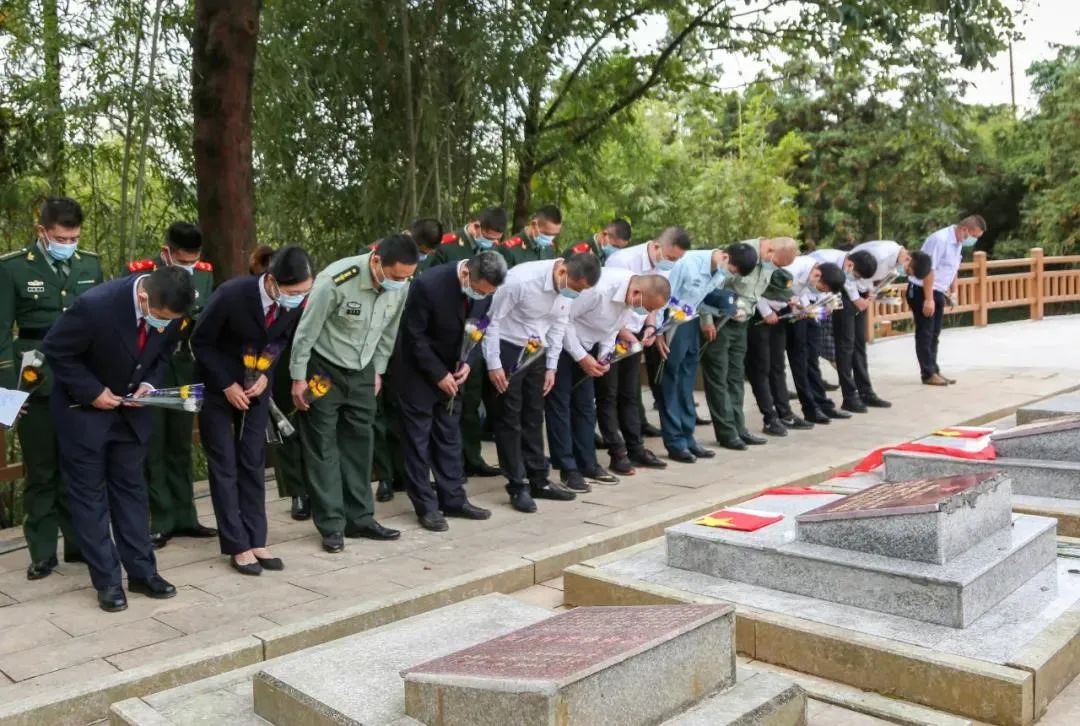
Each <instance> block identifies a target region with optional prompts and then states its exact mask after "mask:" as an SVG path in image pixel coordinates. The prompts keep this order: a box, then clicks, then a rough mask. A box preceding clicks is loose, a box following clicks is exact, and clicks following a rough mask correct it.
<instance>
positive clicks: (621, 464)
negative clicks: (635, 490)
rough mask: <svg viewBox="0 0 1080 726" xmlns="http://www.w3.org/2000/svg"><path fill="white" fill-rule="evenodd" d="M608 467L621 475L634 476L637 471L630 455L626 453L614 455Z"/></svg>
mask: <svg viewBox="0 0 1080 726" xmlns="http://www.w3.org/2000/svg"><path fill="white" fill-rule="evenodd" d="M608 468H609V469H611V470H612V471H613V472H615V473H616V474H619V475H620V476H633V475H634V474H636V473H637V472H636V471H635V470H634V465H633V464H632V463H631V462H630V457H629V456H626V455H622V456H612V457H611V465H610V466H609V467H608Z"/></svg>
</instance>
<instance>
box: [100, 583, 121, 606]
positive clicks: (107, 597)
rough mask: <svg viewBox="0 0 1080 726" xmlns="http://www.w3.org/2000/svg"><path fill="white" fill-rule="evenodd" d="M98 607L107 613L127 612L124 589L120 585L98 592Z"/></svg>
mask: <svg viewBox="0 0 1080 726" xmlns="http://www.w3.org/2000/svg"><path fill="white" fill-rule="evenodd" d="M97 601H98V607H99V608H101V609H102V610H104V611H105V612H107V613H118V612H120V611H121V610H127V596H126V595H124V588H122V587H120V586H119V585H111V586H109V587H106V588H105V589H104V590H98V591H97Z"/></svg>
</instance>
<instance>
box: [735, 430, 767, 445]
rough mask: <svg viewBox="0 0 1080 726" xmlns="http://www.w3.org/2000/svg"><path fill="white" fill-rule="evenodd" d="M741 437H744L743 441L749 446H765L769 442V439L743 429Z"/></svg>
mask: <svg viewBox="0 0 1080 726" xmlns="http://www.w3.org/2000/svg"><path fill="white" fill-rule="evenodd" d="M739 438H740V439H742V442H743V443H744V444H746V445H747V446H764V445H765V444H767V443H769V440H768V439H763V438H761V437H760V436H755V435H754V434H752V433H750V432H749V431H743V432H742V433H740V434H739Z"/></svg>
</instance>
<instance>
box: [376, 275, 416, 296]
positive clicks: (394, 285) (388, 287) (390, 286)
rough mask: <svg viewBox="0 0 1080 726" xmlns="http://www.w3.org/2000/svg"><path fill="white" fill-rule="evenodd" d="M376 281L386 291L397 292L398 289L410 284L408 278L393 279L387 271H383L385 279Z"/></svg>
mask: <svg viewBox="0 0 1080 726" xmlns="http://www.w3.org/2000/svg"><path fill="white" fill-rule="evenodd" d="M375 282H377V283H378V285H379V287H381V288H382V289H383V290H385V291H386V292H396V291H398V290H403V289H404V288H405V286H406V285H408V284H409V281H408V280H391V279H390V278H389V277H387V276H386V273H385V272H384V273H383V279H381V280H376V281H375Z"/></svg>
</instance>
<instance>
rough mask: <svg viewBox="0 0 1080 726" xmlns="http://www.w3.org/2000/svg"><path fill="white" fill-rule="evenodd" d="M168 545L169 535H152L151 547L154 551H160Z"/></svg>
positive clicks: (155, 533)
mask: <svg viewBox="0 0 1080 726" xmlns="http://www.w3.org/2000/svg"><path fill="white" fill-rule="evenodd" d="M167 544H169V535H167V534H165V533H164V532H151V533H150V545H151V546H152V547H153V548H154V549H156V550H160V549H162V548H164V547H165V545H167Z"/></svg>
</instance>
